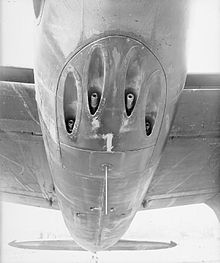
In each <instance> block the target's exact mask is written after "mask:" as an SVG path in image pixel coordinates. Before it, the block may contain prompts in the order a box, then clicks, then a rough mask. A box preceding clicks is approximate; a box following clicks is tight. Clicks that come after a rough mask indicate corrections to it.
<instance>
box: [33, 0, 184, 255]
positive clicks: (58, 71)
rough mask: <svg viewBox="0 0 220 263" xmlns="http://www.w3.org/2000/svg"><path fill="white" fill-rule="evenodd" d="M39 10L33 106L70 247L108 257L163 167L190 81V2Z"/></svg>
mask: <svg viewBox="0 0 220 263" xmlns="http://www.w3.org/2000/svg"><path fill="white" fill-rule="evenodd" d="M41 11H42V12H41V13H40V16H39V19H38V26H37V31H38V32H37V56H36V66H35V81H36V99H37V103H38V109H39V116H40V121H41V128H42V132H43V137H44V143H45V148H46V152H47V158H48V162H49V165H50V169H51V173H52V176H53V181H54V185H55V191H56V195H57V198H58V201H59V206H60V209H61V211H62V213H63V217H64V220H65V223H66V225H67V227H68V229H69V231H70V233H71V235H72V237H73V239H74V240H75V241H76V242H77V243H78V244H79V245H80V246H82V247H83V248H85V249H87V250H90V251H98V250H104V249H107V248H108V247H110V246H112V245H113V244H114V243H116V242H117V241H118V240H119V239H120V238H121V236H122V235H123V234H124V233H125V231H126V230H127V229H128V227H129V225H130V223H131V221H132V219H133V217H134V216H135V214H136V212H137V211H138V210H139V209H140V207H141V203H142V201H143V197H144V195H145V193H146V192H147V189H148V187H149V184H150V182H151V179H152V177H153V174H154V171H155V169H156V167H157V165H158V162H159V160H160V156H161V152H162V150H163V147H164V144H165V141H166V138H167V135H168V133H169V129H170V126H171V123H172V119H173V115H174V113H175V107H176V103H177V100H178V97H179V94H180V92H181V89H182V88H183V85H184V82H185V73H186V72H185V42H186V41H185V40H186V24H187V14H188V3H187V1H185V0H179V1H176V0H167V1H164V0H158V1H155V0H143V1H132V0H129V1H124V0H122V1H113V0H106V1H98V0H97V1H92V0H85V1H73V0H71V1H70V0H69V1H68V0H66V1H53V0H46V1H45V3H44V4H43V5H42V10H41ZM94 94H95V95H94ZM96 96H98V99H97V98H96ZM69 120H71V121H73V127H72V128H71V130H68V122H69ZM149 125H150V129H149V130H148V128H149V127H147V126H149ZM146 227H147V226H146Z"/></svg>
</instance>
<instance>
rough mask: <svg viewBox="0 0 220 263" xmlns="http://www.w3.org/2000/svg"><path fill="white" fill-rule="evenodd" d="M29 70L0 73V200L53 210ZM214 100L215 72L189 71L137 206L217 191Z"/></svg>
mask: <svg viewBox="0 0 220 263" xmlns="http://www.w3.org/2000/svg"><path fill="white" fill-rule="evenodd" d="M8 72H9V73H10V74H9V75H8ZM32 75H33V71H30V70H24V71H23V72H21V71H20V70H16V69H13V70H11V69H10V70H8V69H7V70H5V72H4V71H1V74H0V79H4V80H7V81H1V82H0V167H1V170H0V171H1V172H0V180H1V183H0V193H1V199H2V200H6V201H10V202H16V203H21V204H27V205H33V206H39V207H47V208H54V209H58V205H57V201H56V196H55V193H54V191H53V183H52V179H51V174H50V170H49V167H48V163H47V158H46V153H45V149H44V144H43V139H42V134H41V128H40V125H39V120H38V112H37V105H36V101H35V90H34V84H33V83H32V84H30V82H33V76H32ZM14 81H22V82H27V83H21V82H14ZM219 101H220V77H219V75H217V76H210V75H207V76H206V75H199V76H197V75H191V76H188V78H187V83H186V87H185V89H184V90H183V92H182V94H181V98H180V102H179V106H178V109H177V114H176V117H175V120H174V123H173V126H172V130H171V132H170V136H169V139H168V142H167V145H166V147H165V150H164V153H163V155H162V159H161V161H160V163H159V166H158V169H157V171H156V174H155V176H154V178H153V180H152V183H151V185H150V188H149V190H148V192H147V193H146V196H145V199H144V201H143V207H142V209H152V208H162V207H169V206H176V205H184V204H194V203H201V202H205V201H206V200H208V199H210V198H212V197H213V196H214V195H216V194H217V193H219V192H220V177H219V175H220V162H219V160H220V138H219V137H220V103H219Z"/></svg>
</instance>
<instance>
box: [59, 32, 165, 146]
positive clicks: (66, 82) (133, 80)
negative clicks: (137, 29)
mask: <svg viewBox="0 0 220 263" xmlns="http://www.w3.org/2000/svg"><path fill="white" fill-rule="evenodd" d="M165 101H166V81H165V76H164V71H163V69H162V67H161V65H160V63H159V61H158V60H157V58H156V57H155V55H154V54H153V53H152V52H151V51H150V50H149V49H148V48H147V47H146V46H145V45H144V44H142V43H141V42H139V41H137V40H135V39H132V38H130V37H125V36H109V37H105V38H102V39H99V40H97V41H95V42H93V43H91V44H89V45H87V46H86V47H84V48H83V49H82V50H81V51H80V52H79V53H77V54H75V55H73V57H72V58H71V59H70V60H69V61H68V63H67V64H66V65H65V67H64V69H63V71H62V74H61V76H60V80H59V83H58V92H57V109H59V110H58V111H57V120H58V130H59V140H60V142H61V143H64V144H68V145H70V146H73V147H77V148H80V149H90V150H95V151H108V150H110V149H111V150H112V151H128V150H137V149H141V148H146V147H149V146H152V145H154V144H155V142H156V139H157V136H158V133H159V131H160V125H161V122H162V116H163V111H164V107H165ZM61 109H62V110H61ZM107 144H108V146H109V147H107ZM110 144H111V145H110Z"/></svg>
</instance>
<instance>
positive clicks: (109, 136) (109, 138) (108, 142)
mask: <svg viewBox="0 0 220 263" xmlns="http://www.w3.org/2000/svg"><path fill="white" fill-rule="evenodd" d="M103 139H104V140H106V150H107V152H111V151H112V149H113V146H112V140H113V134H112V133H108V134H106V135H103Z"/></svg>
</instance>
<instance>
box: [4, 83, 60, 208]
mask: <svg viewBox="0 0 220 263" xmlns="http://www.w3.org/2000/svg"><path fill="white" fill-rule="evenodd" d="M0 182H1V183H0V196H1V199H2V200H5V201H10V202H15V203H21V204H27V205H33V206H39V207H47V208H55V209H57V208H58V206H57V203H56V201H55V200H54V199H55V197H54V195H53V184H52V179H51V175H50V170H49V167H48V163H47V159H46V153H45V149H44V144H43V140H42V134H41V128H40V125H39V120H38V113H37V106H36V102H35V90H34V85H33V84H27V83H25V84H24V83H23V84H22V83H16V82H6V81H1V82H0Z"/></svg>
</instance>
